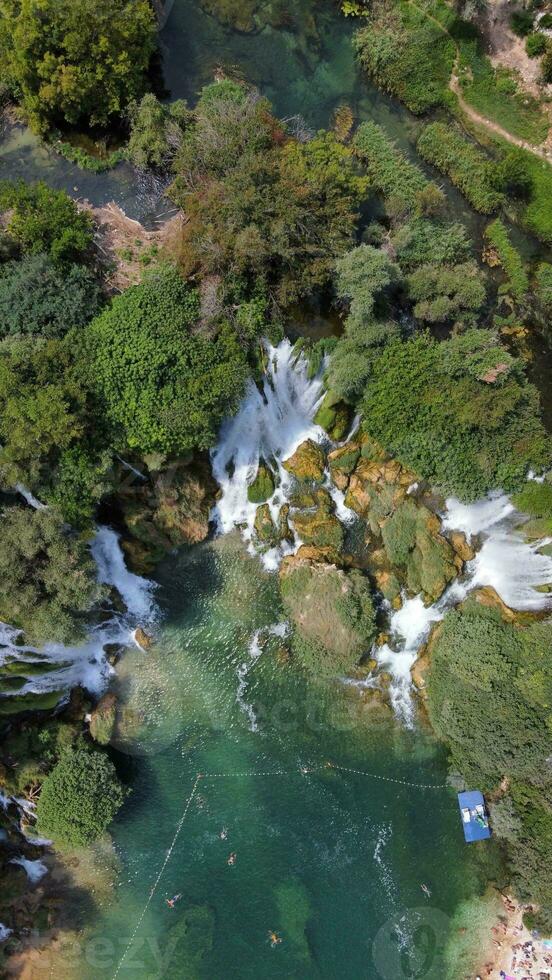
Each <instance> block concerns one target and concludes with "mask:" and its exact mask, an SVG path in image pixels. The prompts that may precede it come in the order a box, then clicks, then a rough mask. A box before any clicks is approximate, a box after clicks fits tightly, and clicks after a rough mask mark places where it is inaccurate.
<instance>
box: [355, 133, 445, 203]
mask: <svg viewBox="0 0 552 980" xmlns="http://www.w3.org/2000/svg"><path fill="white" fill-rule="evenodd" d="M353 147H354V150H355V153H356V154H357V156H358V157H359V158H360V160H361V161H362V164H363V165H364V167H365V168H366V172H367V174H368V177H369V179H370V184H371V186H372V187H374V188H375V190H377V191H378V192H379V193H380V194H382V195H383V197H384V198H385V199H386V201H389V202H391V206H392V209H393V211H394V214H397V215H398V216H399V217H401V216H402V217H404V215H407V214H409V213H410V212H414V211H416V210H417V209H418V201H419V194H420V192H422V191H424V190H425V189H426V188H427V187H428V186H429V181H428V180H427V178H426V176H425V174H424V173H423V171H422V170H421V169H420V168H419V167H417V166H416V165H415V164H413V163H411V162H410V160H407V158H406V157H405V155H404V154H403V153H401V151H400V150H399V149H398V147H397V145H396V144H395V143H394V142H393V140H391V139H390V138H389V136H388V135H387V133H386V132H385V131H384V130H383V129H382V128H381V126H378V125H377V123H375V122H363V123H361V125H360V126H359V127H358V130H357V132H356V134H355V138H354V140H353Z"/></svg>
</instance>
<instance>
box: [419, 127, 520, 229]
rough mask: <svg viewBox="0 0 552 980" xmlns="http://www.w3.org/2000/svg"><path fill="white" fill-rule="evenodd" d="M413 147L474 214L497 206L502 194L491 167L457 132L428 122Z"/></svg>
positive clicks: (458, 131) (468, 141) (474, 147)
mask: <svg viewBox="0 0 552 980" xmlns="http://www.w3.org/2000/svg"><path fill="white" fill-rule="evenodd" d="M417 147H418V152H419V153H420V154H421V156H422V157H423V158H424V160H427V161H428V162H429V163H432V164H434V166H436V167H437V168H438V169H439V170H441V171H442V172H443V173H445V174H447V176H448V177H450V179H451V180H452V183H453V184H455V186H456V187H458V188H459V190H461V191H462V194H464V196H465V197H466V198H467V199H468V201H469V202H470V204H471V205H472V207H473V208H475V210H476V211H481V212H482V214H490V213H491V212H492V211H495V210H496V209H497V208H498V207H499V205H500V203H501V201H502V195H501V194H500V192H499V191H497V190H496V189H495V186H494V185H495V181H494V168H493V164H492V163H491V161H490V160H489V158H488V157H487V156H486V155H485V154H484V153H483V152H482V151H481V150H479V149H478V148H477V147H476V146H475V144H474V143H472V142H471V140H469V139H468V138H467V137H466V136H463V135H462V133H461V132H460V130H458V129H454V128H453V127H451V126H447V125H445V123H430V125H429V126H426V127H425V129H424V130H423V131H422V133H421V135H420V137H419V139H418V143H417Z"/></svg>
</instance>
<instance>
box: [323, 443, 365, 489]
mask: <svg viewBox="0 0 552 980" xmlns="http://www.w3.org/2000/svg"><path fill="white" fill-rule="evenodd" d="M359 459H360V444H359V443H358V442H348V443H346V445H345V446H340V447H339V449H333V450H332V452H331V453H328V465H329V468H330V476H331V479H332V482H333V483H334V484H335V486H336V487H337V488H338V490H343V491H344V490H346V489H347V487H348V486H349V479H350V476H351V473H352V472H353V470H354V469H355V466H356V465H357V463H358V461H359Z"/></svg>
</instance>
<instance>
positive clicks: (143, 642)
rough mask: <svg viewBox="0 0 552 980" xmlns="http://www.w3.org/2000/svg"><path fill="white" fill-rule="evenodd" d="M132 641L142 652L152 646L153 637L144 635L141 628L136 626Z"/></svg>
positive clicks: (144, 632)
mask: <svg viewBox="0 0 552 980" xmlns="http://www.w3.org/2000/svg"><path fill="white" fill-rule="evenodd" d="M134 641H135V643H137V644H138V646H139V647H141V648H142V650H149V649H150V647H151V646H152V644H153V637H152V636H150V634H149V633H146V631H145V629H144V628H143V627H142V626H137V627H136V629H135V630H134Z"/></svg>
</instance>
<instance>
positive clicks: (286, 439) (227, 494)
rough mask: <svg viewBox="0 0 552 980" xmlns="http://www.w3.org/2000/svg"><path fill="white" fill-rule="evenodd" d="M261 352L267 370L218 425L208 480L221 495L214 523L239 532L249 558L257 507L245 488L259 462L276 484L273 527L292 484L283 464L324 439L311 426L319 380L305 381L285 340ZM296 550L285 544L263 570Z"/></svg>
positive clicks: (304, 369)
mask: <svg viewBox="0 0 552 980" xmlns="http://www.w3.org/2000/svg"><path fill="white" fill-rule="evenodd" d="M266 350H267V357H268V365H267V370H266V374H265V377H264V380H263V385H262V390H259V388H257V386H256V385H254V384H253V382H250V383H249V385H248V388H247V392H246V395H245V398H244V400H243V402H242V404H241V406H240V409H239V411H238V413H237V414H236V415H235V416H234V417H233V418H231V419H228V420H227V421H226V422H225V423H224V424H223V426H222V428H221V431H220V436H219V441H218V444H217V447H216V448H215V449H214V451H213V453H212V456H211V459H212V466H213V475H214V476H215V479H216V480H217V482H218V483H219V485H220V488H221V490H222V494H221V497H220V500H219V501H218V503H217V505H216V507H215V510H214V513H213V517H214V519H215V520H216V523H217V526H218V529H219V531H220V532H221V533H223V534H225V533H227V532H228V531H231V530H232V529H233V528H234V527H236V526H237V527H241V528H242V532H243V536H244V538H245V540H246V541H247V542H248V544H249V550H250V551H251V552H254V550H255V549H254V547H253V544H252V537H253V525H254V521H255V512H256V509H257V506H256V504H252V503H250V502H249V500H248V499H247V487H248V485H249V484H250V483H252V482H253V480H254V479H255V476H256V474H257V469H258V466H259V461H260V459H261V458H262V459H264V460H265V462H266V463H267V465H268V466H270V467H273V470H274V472H275V474H276V475H277V477H278V480H279V485H278V486H277V487H276V490H275V491H274V493H273V495H272V497H271V498H270V500H269V501H268V504H269V507H270V511H271V515H272V518H273V520H275V521H277V520H278V512H279V509H280V507H281V505H282V504H283V503H284V502H285V500H286V497H287V494H288V492H289V488H290V485H291V482H292V480H291V477H290V474H289V473H288V472H287V471H286V470H285V469H284V468H283V467H282V462H283V461H284V460H285V459H288V457H289V456H291V455H292V454H293V453H294V452H295V450H296V449H297V447H298V446H299V445H300V444H301V443H302V442H304V441H305V439H313V440H314V441H315V442H320V441H321V440H322V439H324V438H326V434H325V432H324V431H323V429H321V428H320V426H318V425H315V424H314V422H313V419H314V416H315V414H316V410H317V408H318V406H319V404H320V401H321V400H322V398H323V388H322V380H321V378H320V377H316V378H312V379H309V378H308V376H307V374H308V365H307V361H306V359H305V358H304V357H303V356H299V357H298V356H297V354H294V352H293V347H292V345H291V344H290V342H289V340H283V341H282V342H281V343H280V344H279V345H278V346H277V347H273V346H272V345H270V344H267V346H266ZM297 544H298V541H297V540H296V541H295V543H294V544H293V545H290V544H286V543H284V544H282V545H280V546H279V547H278V548H272V549H271V550H270V551H268V552H265V554H263V555H262V561H263V563H264V565H265V567H266V568H268V569H274V568H277V567H278V564H279V562H280V559H281V558H282V556H283V555H284V554H289V553H290V552H292V551H294V550H295V548H296V547H297Z"/></svg>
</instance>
